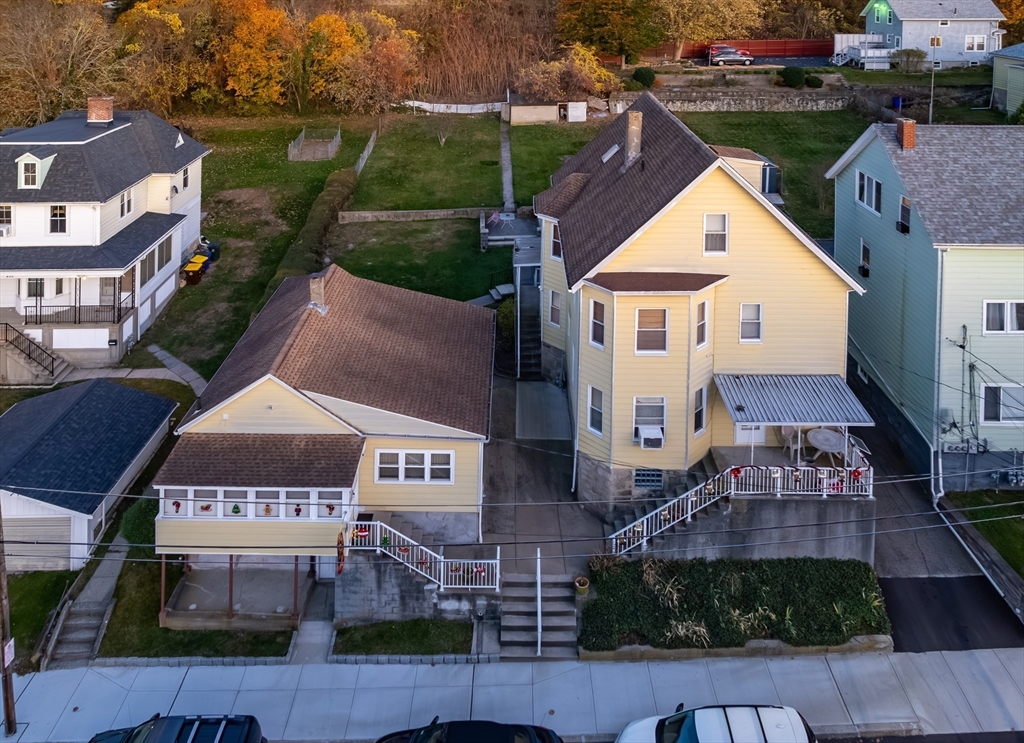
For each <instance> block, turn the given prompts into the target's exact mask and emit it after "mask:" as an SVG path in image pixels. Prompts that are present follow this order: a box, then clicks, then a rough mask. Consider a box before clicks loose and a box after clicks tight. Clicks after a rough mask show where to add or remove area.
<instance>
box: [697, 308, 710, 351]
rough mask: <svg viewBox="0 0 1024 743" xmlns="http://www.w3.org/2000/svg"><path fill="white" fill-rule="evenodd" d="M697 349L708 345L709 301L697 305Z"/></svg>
mask: <svg viewBox="0 0 1024 743" xmlns="http://www.w3.org/2000/svg"><path fill="white" fill-rule="evenodd" d="M696 339H697V348H703V347H704V346H706V345H707V344H708V303H707V300H705V301H703V302H701V303H700V304H698V305H697V332H696Z"/></svg>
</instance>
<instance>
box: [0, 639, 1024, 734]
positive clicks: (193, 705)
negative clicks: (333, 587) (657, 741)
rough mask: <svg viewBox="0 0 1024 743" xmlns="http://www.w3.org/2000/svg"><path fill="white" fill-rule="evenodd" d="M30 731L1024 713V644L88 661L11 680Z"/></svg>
mask: <svg viewBox="0 0 1024 743" xmlns="http://www.w3.org/2000/svg"><path fill="white" fill-rule="evenodd" d="M15 691H16V694H17V695H18V700H17V713H18V735H17V737H16V738H15V739H13V740H17V741H20V743H43V741H62V742H71V741H85V740H88V739H89V737H90V736H92V735H93V734H94V733H96V732H98V731H102V730H106V729H108V728H112V727H121V726H128V725H134V724H137V723H139V722H142V721H144V720H146V719H147V718H149V717H150V716H151V715H153V713H155V712H159V713H160V714H162V715H166V714H172V715H175V714H227V713H233V714H254V715H256V716H257V717H258V718H259V720H260V723H261V725H262V726H263V732H264V734H265V735H266V736H267V738H269V739H270V740H272V741H313V740H351V741H355V740H367V739H370V740H372V739H374V738H376V737H377V736H380V735H383V734H384V733H387V732H389V731H392V730H401V729H404V728H408V727H411V726H419V725H425V724H427V723H428V722H429V721H430V720H431V719H432V718H433V717H434V715H440V717H441V719H442V720H444V719H459V718H463V719H464V718H467V717H473V718H477V719H491V720H497V721H499V722H528V721H531V720H532V721H533V722H534V723H536V724H541V725H545V726H547V727H550V728H552V729H553V730H555V731H556V732H557V733H558V734H559V735H561V736H563V737H565V738H566V739H567V740H578V741H602V740H612V739H613V738H614V736H615V735H616V734H617V733H618V732H619V731H620V730H621V729H622V727H623V726H624V725H625V724H626V723H628V722H629V721H630V720H633V719H636V718H639V717H644V716H649V715H655V714H670V713H671V712H673V711H674V710H675V708H676V705H677V704H678V703H680V702H685V703H686V705H687V706H688V707H696V706H701V705H706V704H716V703H722V704H740V703H744V704H745V703H769V704H779V703H782V704H787V705H791V706H793V707H796V708H797V709H798V710H800V712H802V713H803V714H804V716H805V717H806V718H807V720H808V721H809V722H810V724H811V726H812V727H813V728H814V729H815V731H816V732H818V733H819V734H840V733H845V734H856V733H876V734H882V733H904V734H905V733H925V734H930V733H956V732H994V731H1003V730H1021V729H1022V728H1024V649H1019V648H1018V649H1012V650H971V651H965V652H949V653H922V654H894V655H886V654H875V653H864V654H851V655H835V656H829V657H826V656H815V655H807V656H795V657H774V658H718V659H708V660H695V661H676V662H639V663H578V662H575V661H567V662H552V663H532V664H531V663H495V664H482V665H476V666H474V665H442V666H415V665H363V666H355V665H327V664H315V665H304V666H250V667H237V666H235V667H232V666H222V667H216V666H215V667H210V666H202V667H192V668H90V669H85V668H79V669H74V670H67V671H51V672H47V673H38V674H33V675H31V676H27V677H17V678H16V679H15Z"/></svg>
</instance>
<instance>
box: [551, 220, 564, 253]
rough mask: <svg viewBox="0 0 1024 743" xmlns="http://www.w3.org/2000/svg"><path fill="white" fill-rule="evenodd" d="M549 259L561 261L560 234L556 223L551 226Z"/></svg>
mask: <svg viewBox="0 0 1024 743" xmlns="http://www.w3.org/2000/svg"><path fill="white" fill-rule="evenodd" d="M551 257H552V258H554V259H555V260H556V261H560V260H562V233H561V232H559V230H558V224H557V223H555V224H552V225H551Z"/></svg>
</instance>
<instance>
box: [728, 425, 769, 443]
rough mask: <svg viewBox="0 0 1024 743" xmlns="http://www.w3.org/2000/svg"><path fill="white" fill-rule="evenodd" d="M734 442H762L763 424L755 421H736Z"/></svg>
mask: <svg viewBox="0 0 1024 743" xmlns="http://www.w3.org/2000/svg"><path fill="white" fill-rule="evenodd" d="M735 443H737V444H763V443H764V426H762V425H759V424H756V423H737V424H736V437H735Z"/></svg>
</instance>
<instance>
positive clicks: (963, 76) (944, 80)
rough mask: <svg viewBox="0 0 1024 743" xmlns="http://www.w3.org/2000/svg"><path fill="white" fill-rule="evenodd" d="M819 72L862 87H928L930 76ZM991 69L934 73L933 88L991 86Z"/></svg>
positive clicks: (834, 69) (843, 70) (835, 69)
mask: <svg viewBox="0 0 1024 743" xmlns="http://www.w3.org/2000/svg"><path fill="white" fill-rule="evenodd" d="M819 71H820V72H838V73H840V74H841V75H842V76H843V77H844V78H846V81H847V82H850V83H861V84H862V85H887V86H903V85H916V86H922V85H923V86H925V87H927V86H929V85H931V81H932V76H931V73H928V72H919V73H914V74H908V73H905V72H897V71H896V70H861V69H856V68H853V67H823V68H821V69H820V70H819ZM991 84H992V68H991V67H989V66H987V65H980V66H978V67H962V68H957V69H952V70H941V71H938V72H936V73H935V87H937V88H938V87H949V86H958V85H991Z"/></svg>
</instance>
